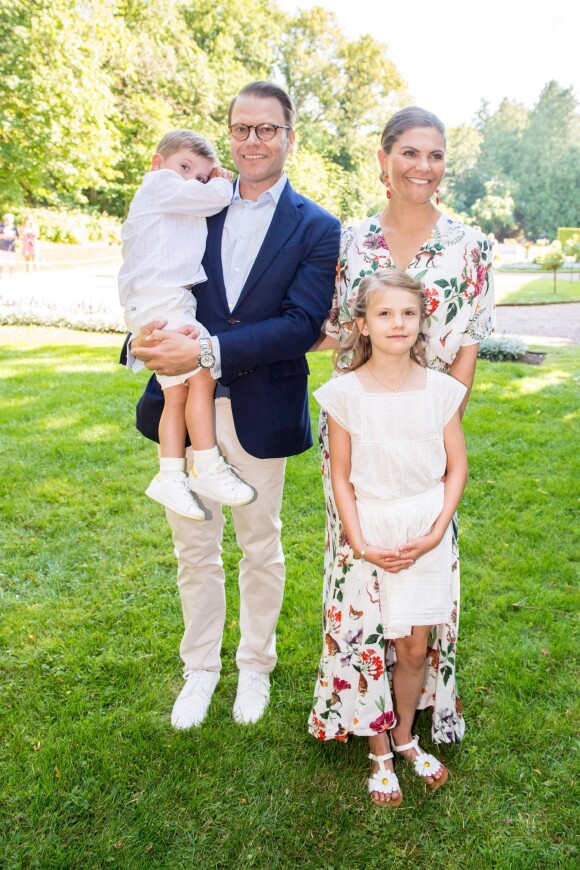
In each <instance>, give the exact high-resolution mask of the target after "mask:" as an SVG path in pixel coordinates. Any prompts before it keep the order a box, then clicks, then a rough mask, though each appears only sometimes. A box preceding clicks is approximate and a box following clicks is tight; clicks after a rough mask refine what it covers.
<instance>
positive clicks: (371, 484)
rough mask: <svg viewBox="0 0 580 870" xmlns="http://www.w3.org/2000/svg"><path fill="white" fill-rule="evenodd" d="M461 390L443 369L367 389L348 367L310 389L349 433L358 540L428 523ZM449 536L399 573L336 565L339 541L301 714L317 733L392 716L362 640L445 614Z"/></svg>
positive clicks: (440, 488)
mask: <svg viewBox="0 0 580 870" xmlns="http://www.w3.org/2000/svg"><path fill="white" fill-rule="evenodd" d="M465 392H466V389H465V387H464V386H463V384H461V383H459V381H457V380H455V379H454V378H452V377H450V376H449V375H446V374H443V373H442V372H438V371H434V370H432V369H426V370H425V387H424V389H421V390H413V391H407V392H399V393H390V392H380V393H371V392H366V391H365V390H364V388H363V387H362V384H361V382H360V381H359V378H358V376H357V374H356V372H354V371H353V372H349V373H347V374H344V375H340V376H339V377H335V378H333V379H332V380H331V381H329V382H328V383H326V384H324V385H323V386H322V387H321V388H320V389H319V390H317V391H316V392H315V393H314V396H315V398H316V400H317V401H318V402H319V404H320V405H321V407H322V408H323V409H324V410H325V411H326V412H327V413H328V414H329V415H330V416H331V417H332V418H333V419H334V420H336V422H337V423H339V425H340V426H342V427H343V428H344V429H345V430H346V431H347V432H348V433H349V434H350V437H351V443H352V460H351V476H350V480H351V483H352V485H353V487H354V490H355V495H356V500H357V509H358V513H359V518H360V522H361V527H362V531H363V534H364V537H365V540H366V541H367V543H369V544H374V545H377V546H383V547H385V548H387V549H394V548H396V547H398V546H399V545H401V544H403V543H406V542H407V541H409V540H411V539H412V538H416V537H418V536H420V535H423V534H426V533H427V532H428V531H429V530H430V529H431V527H432V525H433V523H434V522H435V520H436V518H437V517H438V515H439V514H440V512H441V508H442V505H443V495H444V484H443V483H441V477H442V476H443V475H444V473H445V466H446V454H445V449H444V443H443V430H444V428H445V426H446V425H447V423H448V422H449V420H450V419H451V418H452V416H453V414H454V413H455V412H456V411H457V410H458V408H459V406H460V404H461V401H462V399H463V397H464V395H465ZM451 538H452V535H451V527H450V528H449V529H448V530H447V532H446V534H445V535H444V537H443V540H442V541H441V543H440V544H439V546H437V547H436V548H435V549H433V550H431V551H430V552H429V553H426V554H425V555H424V556H422V557H421V558H420V559H418V560H417V562H416V563H415V565H413V566H411V567H410V568H408V569H405V570H404V571H401V572H399V573H398V574H389V573H388V572H384V571H381V570H380V569H378V568H376V567H375V566H374V565H372V564H370V563H368V562H364V561H361V560H356V561H355V562H354V563H352V564H350V566H349V569H348V571H346V572H345V570H344V569H345V565H344V561H343V557H342V554H341V552H340V550H339V552H338V553H337V557H336V560H335V567H334V571H333V574H334V581H335V582H334V584H333V585H334V586H335V592H337V594H335V595H334V596H333V600H334V601H335V602H337V603H335V604H334V607H333V613H332V615H331V617H332V618H331V619H330V621H329V623H327V628H330V630H329V631H327V632H326V634H325V639H324V649H323V653H322V660H321V667H320V673H319V679H318V682H317V686H316V691H315V704H314V710H313V714H312V716H311V721H310V730H311V731H313V733H315V734H316V736H318V737H319V738H321V739H332V738H333V737H334V738H336V737H337V736H338V737H339V739H340V737H341V736H343V735H344V736H346V734H348V733H354V734H358V735H363V736H368V735H372V734H375V733H377V732H379V731H383V730H385V729H386V728H388V727H390V724H389V723H392V722H394V716H393V713H392V701H391V697H390V690H389V687H388V681H387V680H386V675H385V674H384V666H383V663H382V662H380V661H375V660H374V659H375V658H378V657H376V656H373V655H372V652H371V649H372V647H374V646H376V644H377V641H378V640H379V637H380V638H381V640H382V639H383V638H398V637H404V636H406V635H409V634H410V633H411V628H412V626H413V625H437V624H440V623H446V622H448V621H449V620H450V619H451V611H452V608H453V605H454V601H453V582H452V562H453V555H452V545H451ZM336 584H338V588H337V586H336ZM383 643H384V640H383ZM367 644H368V647H369V649H368V650H367V652H368V655H367V656H366V658H365V646H366V645H367ZM367 659H368V661H367ZM321 702H322V707H321ZM325 714H326V715H325ZM316 720H318V722H317V721H316ZM321 730H322V731H323V732H324V734H322V733H321ZM337 730H338V733H337ZM327 732H328V733H327Z"/></svg>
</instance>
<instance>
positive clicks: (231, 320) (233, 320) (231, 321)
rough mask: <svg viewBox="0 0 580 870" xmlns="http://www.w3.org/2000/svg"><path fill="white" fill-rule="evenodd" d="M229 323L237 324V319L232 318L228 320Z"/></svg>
mask: <svg viewBox="0 0 580 870" xmlns="http://www.w3.org/2000/svg"><path fill="white" fill-rule="evenodd" d="M228 323H236V318H235V317H230V318H229V319H228Z"/></svg>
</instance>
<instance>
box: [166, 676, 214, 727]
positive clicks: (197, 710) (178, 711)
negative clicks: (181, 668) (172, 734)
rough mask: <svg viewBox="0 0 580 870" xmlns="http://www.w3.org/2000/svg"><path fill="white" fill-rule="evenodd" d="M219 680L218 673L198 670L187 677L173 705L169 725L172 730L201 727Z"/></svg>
mask: <svg viewBox="0 0 580 870" xmlns="http://www.w3.org/2000/svg"><path fill="white" fill-rule="evenodd" d="M219 680H220V674H219V671H202V670H198V671H192V672H191V673H190V674H189V675H188V676H187V678H186V681H185V686H184V687H183V689H182V690H181V692H180V693H179V695H178V697H177V700H176V702H175V704H174V705H173V710H172V713H171V724H172V725H173V727H174V728H178V729H180V730H185V729H187V728H193V726H194V725H201V723H202V722H203V720H204V719H205V717H206V714H207V711H208V708H209V702H210V701H211V696H212V695H213V693H214V691H215V687H216V686H217V684H218V683H219Z"/></svg>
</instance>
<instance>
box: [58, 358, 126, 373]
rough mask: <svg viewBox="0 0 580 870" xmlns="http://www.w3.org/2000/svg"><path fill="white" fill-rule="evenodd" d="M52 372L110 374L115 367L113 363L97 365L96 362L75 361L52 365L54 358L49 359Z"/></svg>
mask: <svg viewBox="0 0 580 870" xmlns="http://www.w3.org/2000/svg"><path fill="white" fill-rule="evenodd" d="M50 364H51V366H52V371H53V372H55V373H56V372H62V373H63V374H77V373H82V372H98V373H100V374H109V375H110V374H111V373H112V372H114V371H115V370H116V369H115V367H114V365H113V363H106V364H104V365H98V364H97V363H80V362H79V363H75V364H73V365H54V360H51V361H50Z"/></svg>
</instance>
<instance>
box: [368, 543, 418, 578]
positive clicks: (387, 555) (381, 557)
mask: <svg viewBox="0 0 580 870" xmlns="http://www.w3.org/2000/svg"><path fill="white" fill-rule="evenodd" d="M406 546H408V544H407V545H406ZM364 559H365V561H366V562H370V563H371V564H372V565H376V567H377V568H381V570H383V571H388V572H389V573H390V574H397V573H398V572H399V571H402V570H404V569H405V568H408V567H409V566H410V565H412V564H413V563H414V561H415V559H414V558H413V557H412V556H410V555H409V554H407V553H405V554H403V552H402V548H400V549H399V550H385V549H384V548H383V547H372V546H369V545H367V546H366V547H365V554H364Z"/></svg>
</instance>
